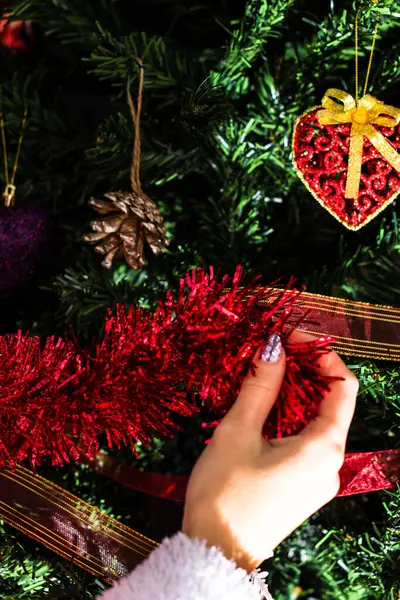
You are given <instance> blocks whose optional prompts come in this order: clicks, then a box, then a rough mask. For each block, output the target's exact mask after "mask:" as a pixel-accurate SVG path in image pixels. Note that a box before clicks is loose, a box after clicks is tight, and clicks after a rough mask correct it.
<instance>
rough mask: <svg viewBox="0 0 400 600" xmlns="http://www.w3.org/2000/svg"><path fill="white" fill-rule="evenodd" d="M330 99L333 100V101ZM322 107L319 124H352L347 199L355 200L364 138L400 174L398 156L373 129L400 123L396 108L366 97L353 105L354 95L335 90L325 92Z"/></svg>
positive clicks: (378, 132) (399, 113)
mask: <svg viewBox="0 0 400 600" xmlns="http://www.w3.org/2000/svg"><path fill="white" fill-rule="evenodd" d="M332 98H334V99H335V100H332ZM337 101H338V102H337ZM340 103H341V104H340ZM322 106H323V108H324V109H325V110H320V111H319V112H318V120H319V122H320V123H321V125H336V124H337V123H351V131H350V150H349V162H348V168H347V180H346V191H345V197H346V198H355V199H357V197H358V191H359V188H360V177H361V167H362V154H363V144H364V136H365V137H366V138H368V139H369V141H370V142H371V144H372V145H373V146H375V148H376V149H377V150H378V152H380V153H381V154H382V156H383V158H384V159H385V160H386V161H387V162H388V163H389V164H390V165H392V167H394V168H395V169H396V170H397V171H400V155H399V154H397V152H396V150H395V148H394V147H393V146H392V145H391V144H390V143H389V142H388V141H387V140H386V139H385V138H384V136H383V135H382V134H381V133H380V131H378V130H377V129H376V128H375V127H374V125H383V126H384V127H395V126H396V125H398V124H399V122H400V110H399V109H398V108H395V107H394V106H387V105H386V104H384V103H383V102H381V101H380V100H377V99H376V98H374V97H373V96H370V95H369V94H367V95H365V96H363V98H361V100H359V102H358V103H356V101H355V100H354V98H353V96H351V95H350V94H348V93H347V92H344V91H343V90H337V89H335V88H331V89H329V90H328V91H327V92H326V93H325V96H324V97H323V98H322ZM381 115H385V116H381ZM356 204H357V201H356Z"/></svg>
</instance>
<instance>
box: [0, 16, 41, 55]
mask: <svg viewBox="0 0 400 600" xmlns="http://www.w3.org/2000/svg"><path fill="white" fill-rule="evenodd" d="M34 38H35V36H34V31H33V26H32V23H31V21H9V20H8V19H2V20H0V44H1V45H2V46H5V47H6V48H11V49H12V50H14V51H15V52H27V51H28V50H29V48H30V46H31V44H32V43H33V42H34Z"/></svg>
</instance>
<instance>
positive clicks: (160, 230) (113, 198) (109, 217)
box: [84, 192, 169, 269]
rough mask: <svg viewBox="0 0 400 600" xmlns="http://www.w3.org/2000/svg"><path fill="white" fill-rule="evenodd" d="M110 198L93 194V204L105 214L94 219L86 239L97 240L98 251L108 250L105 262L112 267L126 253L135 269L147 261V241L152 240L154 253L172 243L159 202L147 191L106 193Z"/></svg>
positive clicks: (104, 264)
mask: <svg viewBox="0 0 400 600" xmlns="http://www.w3.org/2000/svg"><path fill="white" fill-rule="evenodd" d="M104 196H105V198H108V200H101V199H98V198H91V199H90V200H89V204H91V206H93V207H94V208H95V209H96V210H97V212H99V213H100V214H101V215H105V216H104V217H101V218H98V219H95V220H94V221H92V222H91V224H90V225H91V227H92V229H93V233H88V234H87V235H85V236H84V240H85V241H86V242H89V243H91V244H96V247H95V251H96V252H98V253H99V254H104V255H105V258H104V260H103V262H102V264H103V266H104V267H106V268H107V269H110V268H111V266H112V263H113V260H114V258H120V257H123V256H124V257H125V260H126V262H127V264H128V265H129V266H130V267H132V269H140V268H141V267H143V266H145V265H146V264H147V260H146V258H145V256H144V243H145V241H146V242H147V243H148V244H149V246H150V248H151V249H152V251H153V252H154V254H159V253H160V252H162V251H163V250H165V248H166V247H167V246H168V245H169V239H167V237H166V229H165V227H164V222H163V218H162V216H161V214H160V211H159V210H158V207H157V205H156V204H155V202H153V200H152V199H151V198H149V196H147V195H146V194H144V193H143V192H142V193H141V194H140V195H138V194H137V193H136V192H110V193H108V194H104Z"/></svg>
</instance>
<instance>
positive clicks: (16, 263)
mask: <svg viewBox="0 0 400 600" xmlns="http://www.w3.org/2000/svg"><path fill="white" fill-rule="evenodd" d="M358 9H359V69H360V73H365V72H366V70H367V66H368V60H369V53H370V50H371V43H372V39H373V31H374V27H375V22H376V15H377V12H378V13H379V15H380V26H379V29H378V33H377V44H376V49H375V56H374V62H373V66H372V69H371V77H370V90H369V92H370V93H371V94H372V95H373V96H376V97H378V98H379V99H380V100H382V101H384V102H385V104H388V105H393V106H396V104H397V105H398V104H399V101H398V91H399V85H400V84H399V77H400V61H399V57H398V54H399V41H398V26H399V16H400V2H397V1H396V0H380V1H379V2H372V0H371V1H369V0H362V2H361V3H360V4H357V5H356V4H355V3H351V2H350V1H348V0H339V1H334V0H331V1H330V2H311V3H310V2H305V1H304V0H270V1H268V0H247V2H245V1H244V0H218V1H216V0H214V1H212V0H201V1H200V2H194V1H193V0H138V1H137V2H134V3H133V2H124V1H123V0H100V1H99V0H97V1H95V0H85V1H84V2H82V1H79V0H64V1H63V2H58V1H56V0H20V1H17V2H14V3H13V4H12V6H7V8H6V9H4V16H3V19H10V21H9V22H6V21H5V20H4V21H3V28H2V30H1V41H2V46H1V48H0V56H1V102H2V110H3V113H4V121H5V128H4V129H5V132H6V136H7V143H8V145H7V148H8V163H9V170H10V172H11V170H12V166H13V161H14V157H15V153H16V151H17V146H18V139H19V135H20V131H21V122H22V121H23V116H24V113H25V109H26V110H27V114H28V123H27V126H26V127H25V130H24V139H23V144H22V149H21V157H20V161H19V166H18V169H17V172H16V179H15V184H16V187H17V191H16V207H17V208H20V209H21V211H23V210H25V212H23V213H21V216H20V217H19V221H18V226H16V225H15V224H14V229H13V243H14V242H15V240H17V241H18V240H19V242H18V243H16V244H14V245H12V244H11V242H10V238H9V237H8V238H7V236H6V235H5V233H4V230H3V229H2V228H1V227H2V226H1V221H0V250H1V256H0V261H3V267H4V264H5V261H6V258H7V261H8V263H7V264H11V265H12V269H11V271H7V273H10V272H11V274H12V276H10V275H8V277H9V278H8V279H7V278H5V279H4V280H2V279H1V277H0V292H1V297H0V306H1V311H0V335H4V334H7V333H12V332H16V331H17V330H22V331H29V332H30V333H31V334H33V335H37V336H39V337H40V338H42V339H43V340H44V339H45V338H47V337H48V336H50V335H56V336H57V335H60V336H64V337H65V336H67V335H68V332H69V327H70V326H72V328H73V330H74V335H75V336H76V339H77V340H78V341H79V344H81V345H83V346H84V345H89V344H90V343H92V342H93V339H96V338H98V337H99V336H100V335H101V334H102V332H103V328H104V317H105V315H106V313H107V310H108V309H109V308H114V307H115V305H116V304H123V305H131V304H138V303H140V304H141V305H142V306H144V307H146V308H149V309H153V308H155V306H156V303H157V299H158V298H159V296H160V294H161V293H163V292H165V290H167V289H169V288H171V287H172V288H173V287H176V286H177V283H178V280H179V278H180V277H182V276H184V275H185V273H187V272H188V271H189V270H190V269H192V268H193V267H205V268H208V267H209V266H210V265H214V266H215V267H218V268H220V270H221V272H223V273H227V274H231V275H233V273H234V272H235V269H236V267H237V265H239V264H240V265H242V266H243V267H244V269H245V270H246V272H247V273H249V274H250V275H260V276H261V281H262V283H263V284H265V285H269V284H270V283H271V282H274V281H276V280H277V279H280V280H281V281H284V282H287V281H289V279H290V278H291V277H292V276H294V277H295V278H296V285H297V286H301V285H306V287H307V290H308V291H309V292H315V293H320V294H326V295H329V296H337V297H343V298H349V299H353V300H359V301H366V302H372V303H376V304H383V305H394V306H396V305H398V303H399V302H400V297H399V290H400V233H399V225H398V221H397V208H396V204H395V203H393V204H390V205H389V206H388V207H387V208H386V210H385V212H383V213H381V214H379V215H377V217H376V218H375V219H374V220H373V221H372V222H371V223H369V224H368V225H367V226H366V227H364V228H362V229H360V230H359V231H357V232H355V231H349V230H347V229H345V228H344V227H343V225H342V224H341V223H339V222H338V221H337V220H335V219H334V218H332V216H331V215H330V214H328V212H326V211H325V210H324V209H323V208H322V207H321V206H320V205H319V204H317V202H316V201H315V199H314V198H313V197H312V196H311V194H310V193H309V191H308V190H307V189H306V188H305V187H304V186H303V184H302V182H301V181H300V180H299V178H298V176H297V174H296V171H295V168H294V166H293V164H292V159H291V138H292V132H293V126H294V122H295V120H296V118H297V117H299V116H300V115H302V114H303V113H304V112H305V111H307V110H308V109H309V108H310V107H312V106H317V105H320V103H321V99H322V97H323V95H324V93H325V92H326V90H327V89H328V88H338V89H342V90H345V91H346V92H348V93H351V94H353V91H354V87H355V70H354V63H355V49H354V33H355V31H354V24H355V17H356V12H357V10H358ZM5 15H7V16H5ZM14 21H22V22H23V23H22V24H19V26H18V27H17V28H16V27H15V26H14V28H13V29H12V31H10V29H8V30H7V27H8V28H10V27H11V24H12V22H14ZM6 34H7V35H6ZM142 68H143V74H144V89H143V106H142V111H141V121H140V141H141V149H140V181H141V186H142V188H143V190H144V191H145V193H146V195H147V194H148V197H147V196H146V198H149V199H150V198H151V199H152V200H151V201H150V200H149V201H150V202H152V204H151V205H150V204H146V202H147V200H146V202H145V208H146V207H147V208H146V210H147V212H146V211H145V212H146V214H145V215H144V213H143V215H144V216H143V218H142V217H141V219H142V222H150V223H151V222H154V221H152V220H151V219H152V218H153V217H152V216H151V215H153V216H154V214H153V213H152V211H153V210H154V211H155V212H156V213H157V215H158V210H159V213H160V215H161V217H162V222H163V223H162V225H160V227H161V229H162V228H163V227H165V232H166V233H165V235H166V238H167V241H166V243H165V244H161V246H160V248H156V250H157V251H156V253H153V252H152V251H151V249H150V246H151V243H150V245H148V242H149V238H147V239H145V240H144V242H143V248H141V249H140V253H139V254H140V256H141V257H142V259H143V260H142V261H139V262H138V263H137V264H136V263H135V264H134V265H132V264H131V265H130V264H128V263H127V262H126V261H124V260H118V257H115V258H116V260H112V261H110V264H108V266H109V268H108V269H107V268H104V266H102V264H101V257H99V256H98V254H96V253H95V252H94V248H93V246H91V245H89V244H87V243H86V242H85V241H83V237H84V236H85V235H87V234H88V232H89V231H90V222H91V221H93V220H96V219H97V218H98V217H99V215H98V214H97V213H95V211H94V210H93V207H91V206H90V205H89V204H88V202H89V200H90V198H96V199H99V198H102V199H103V200H104V198H105V196H104V194H105V193H112V192H114V191H118V190H131V189H132V185H131V182H130V181H131V180H132V174H131V162H132V138H133V134H134V121H135V114H136V118H137V117H138V114H137V113H138V110H137V95H138V87H139V80H140V74H141V69H142ZM127 90H129V91H130V92H131V94H132V97H133V104H134V110H133V113H134V114H132V110H131V109H130V107H129V105H128V103H127ZM136 133H137V132H136ZM136 175H137V169H136ZM2 183H3V182H2ZM5 183H6V182H4V184H5ZM154 204H155V207H154ZM32 206H34V207H35V209H34V210H35V211H37V212H35V213H32V214H34V217H32V216H30V215H31V213H29V210H31V208H29V207H32ZM149 206H151V210H150V208H149ZM142 208H143V207H142ZM3 210H4V209H3ZM143 210H145V209H143ZM149 211H150V212H149ZM38 215H40V216H39V217H38ZM96 215H97V216H96ZM149 215H150V216H149ZM1 218H3V224H4V214H3V217H2V215H1V214H0V219H1ZM32 218H33V219H34V222H35V223H36V227H33V226H32ZM154 218H156V217H154ZM157 218H158V216H157ZM146 219H148V221H146ZM134 223H136V221H134ZM7 227H9V225H7ZM32 227H33V229H32ZM161 229H160V230H159V231H161ZM33 230H34V231H36V232H38V231H39V233H37V235H36V237H35V236H33V237H32V239H34V240H37V241H38V242H40V244H39V246H38V248H36V246H34V248H33V249H32V247H30V248H28V247H27V246H26V243H28V242H27V236H26V232H27V231H29V232H30V235H31V233H32V231H33ZM45 231H46V232H47V233H46V234H45V233H44V232H45ZM21 232H22V234H21ZM163 232H164V230H162V234H163V235H164V233H163ZM21 235H22V238H21V237H18V236H21ZM24 236H25V237H24ZM28 237H29V236H28ZM44 238H45V239H44ZM29 239H31V237H29ZM21 240H23V241H24V243H22V241H21ZM28 241H29V240H28ZM42 242H43V243H42ZM10 244H11V245H10ZM153 245H154V244H153ZM28 246H29V244H28ZM152 247H153V246H152ZM11 248H12V250H11ZM158 250H160V252H158ZM32 253H33V254H34V255H35V256H34V260H33V262H31V263H29V268H26V269H24V268H22V267H21V265H23V264H25V265H27V264H28V261H29V260H30V257H31V255H32ZM146 263H147V264H146ZM132 266H135V268H132ZM0 275H1V276H3V275H2V272H1V264H0ZM4 277H5V276H4ZM346 362H347V363H348V365H349V367H350V368H351V370H352V371H354V373H355V374H356V375H357V377H358V378H359V380H360V393H359V398H358V404H357V409H356V414H355V417H354V421H353V424H352V427H351V430H350V434H349V439H348V448H347V451H348V452H368V451H374V450H384V449H392V448H396V447H398V446H399V440H400V378H399V368H398V366H397V364H396V363H395V362H389V361H382V360H370V359H364V358H354V357H347V358H346ZM202 411H203V409H202ZM202 411H201V412H200V413H198V414H196V415H195V416H191V417H183V416H179V417H177V420H178V422H179V424H180V425H181V429H182V431H180V432H179V433H177V434H176V435H175V436H174V437H173V438H171V439H170V438H167V439H159V438H154V439H153V441H152V443H151V445H150V447H149V448H146V449H145V448H144V447H143V446H142V445H141V444H140V443H138V444H137V445H136V448H135V449H136V455H134V453H132V450H130V449H128V448H122V449H119V450H118V449H115V448H114V449H111V450H108V452H109V453H110V455H112V456H114V457H116V458H118V459H123V460H124V461H125V462H127V463H130V464H131V465H135V466H136V467H139V468H140V469H143V470H147V471H154V472H159V473H173V474H176V475H181V474H188V473H190V470H191V468H192V467H193V465H194V463H195V460H196V458H197V457H198V456H199V454H200V452H201V450H202V448H203V447H204V440H205V439H206V433H205V432H204V430H203V427H202V422H203V416H204V414H203V412H204V411H203V412H202ZM104 449H106V441H104ZM38 472H39V473H40V474H41V475H42V476H44V477H46V478H47V479H49V480H51V481H53V482H55V483H57V484H59V485H61V486H63V487H65V488H67V489H68V490H69V491H70V492H73V493H74V494H75V495H76V496H78V497H79V498H82V499H83V500H85V501H86V502H89V503H90V504H92V505H94V506H97V507H99V508H100V509H101V510H102V511H104V512H105V513H107V514H108V515H111V516H113V517H115V518H117V519H119V520H120V521H121V522H122V523H125V524H126V525H129V526H130V527H133V528H134V529H136V530H137V531H140V532H142V533H143V534H145V535H146V536H149V537H150V538H153V539H155V540H158V541H160V540H161V539H162V537H163V536H164V535H167V534H170V533H172V532H174V531H176V530H177V529H178V528H179V526H180V518H181V514H182V506H181V505H178V504H175V503H174V502H171V501H167V500H159V499H156V498H152V497H148V496H144V495H143V494H141V493H139V492H134V491H132V490H129V489H127V488H126V487H123V486H121V485H119V484H118V483H115V482H113V481H110V480H106V479H105V478H103V477H101V476H100V475H98V474H96V473H95V472H94V471H93V470H92V469H91V468H89V467H88V466H87V465H84V464H80V463H74V462H71V463H69V464H68V465H64V466H62V467H56V466H51V465H50V464H48V463H47V464H43V465H41V466H40V467H39V468H38ZM293 493H294V494H295V493H296V490H293ZM0 529H1V541H0V555H1V564H0V587H1V593H0V595H1V597H2V598H4V599H14V600H17V599H18V600H19V599H22V598H26V597H30V598H53V599H56V598H57V599H60V598H81V599H87V600H89V599H90V598H94V597H95V596H96V594H99V593H101V592H102V591H103V590H104V589H105V587H106V585H107V584H106V583H104V581H102V580H101V579H100V578H98V577H96V576H95V575H91V574H88V573H85V571H84V570H82V569H80V568H79V567H78V566H76V565H74V564H73V563H72V562H70V561H68V560H67V559H64V558H60V557H59V556H57V555H56V554H55V553H53V552H51V551H50V550H49V549H47V548H45V547H44V546H42V545H40V544H38V543H37V542H36V541H34V540H32V539H30V538H29V537H27V536H25V535H24V534H23V533H21V532H19V531H17V530H16V529H14V528H13V527H11V526H10V525H8V524H6V523H3V522H0ZM268 570H269V571H270V576H269V586H270V589H271V591H272V593H273V595H274V597H275V598H276V600H294V599H296V598H304V599H308V600H338V599H339V598H340V599H341V600H342V599H347V600H358V599H360V600H361V599H362V600H372V599H374V600H380V599H382V600H383V599H386V600H389V599H390V600H395V599H396V598H399V597H400V487H399V485H397V486H395V487H393V489H391V490H386V491H379V492H373V493H369V494H358V495H354V496H349V497H340V498H336V499H335V500H334V501H332V502H331V503H330V504H329V505H328V506H327V507H325V508H324V509H322V510H320V511H319V512H318V513H317V514H316V515H314V516H313V517H312V518H311V519H309V521H307V522H306V523H304V524H303V525H302V526H301V527H300V528H299V529H298V530H297V531H296V532H295V533H293V534H292V535H291V536H290V538H288V539H287V540H286V541H285V542H284V543H282V544H281V546H280V547H279V548H278V549H277V550H276V555H275V557H274V559H273V560H272V561H271V564H270V563H268Z"/></svg>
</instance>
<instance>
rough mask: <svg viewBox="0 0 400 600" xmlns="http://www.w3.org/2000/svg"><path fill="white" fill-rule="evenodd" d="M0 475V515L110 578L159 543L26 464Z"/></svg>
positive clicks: (129, 569) (56, 549)
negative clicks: (37, 472) (33, 470)
mask: <svg viewBox="0 0 400 600" xmlns="http://www.w3.org/2000/svg"><path fill="white" fill-rule="evenodd" d="M0 477H1V479H2V481H1V485H0V490H1V492H0V518H1V519H3V520H4V521H5V522H6V523H9V524H10V525H12V526H13V527H15V528H16V529H18V530H19V531H22V532H23V533H25V534H26V535H28V536H29V537H31V538H33V539H35V540H37V541H38V542H39V543H40V544H43V545H44V546H46V547H47V548H49V549H50V550H53V551H54V552H56V553H57V554H59V555H60V556H62V557H63V558H65V559H67V560H69V561H71V562H73V563H75V564H76V565H78V566H79V567H82V568H83V569H85V570H86V571H88V572H89V573H92V574H93V575H97V576H98V577H101V578H102V579H104V580H105V581H107V582H109V583H112V582H114V581H116V580H117V579H119V578H120V577H122V576H123V575H125V574H126V573H128V572H129V571H131V570H132V569H133V568H134V567H135V566H136V565H137V564H138V563H139V562H141V561H142V560H143V558H145V557H146V556H148V554H150V552H151V551H152V550H154V548H156V547H157V546H158V543H157V542H155V541H154V540H151V539H150V538H148V537H146V536H144V535H142V534H141V533H138V532H137V531H135V530H133V529H130V528H129V527H127V526H126V525H122V524H121V523H119V522H118V521H117V520H116V519H113V518H112V517H110V516H108V515H106V514H105V513H103V512H101V511H100V510H99V509H97V508H95V507H94V506H91V505H90V504H87V502H84V501H83V500H81V499H80V498H78V497H76V496H74V495H73V494H71V493H70V492H68V491H67V490H65V489H63V488H61V487H59V486H58V485H56V484H54V483H52V482H51V481H48V480H47V479H44V478H43V477H41V476H40V475H37V474H36V473H33V472H32V471H30V470H29V469H26V468H25V467H22V466H17V467H16V468H15V469H14V470H12V469H11V468H8V467H7V468H5V469H4V470H2V471H0Z"/></svg>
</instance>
